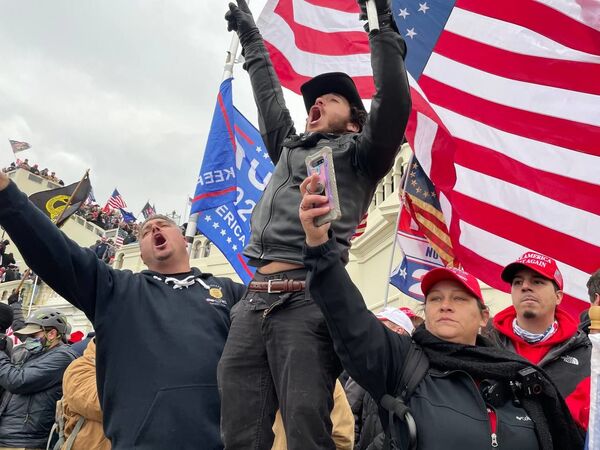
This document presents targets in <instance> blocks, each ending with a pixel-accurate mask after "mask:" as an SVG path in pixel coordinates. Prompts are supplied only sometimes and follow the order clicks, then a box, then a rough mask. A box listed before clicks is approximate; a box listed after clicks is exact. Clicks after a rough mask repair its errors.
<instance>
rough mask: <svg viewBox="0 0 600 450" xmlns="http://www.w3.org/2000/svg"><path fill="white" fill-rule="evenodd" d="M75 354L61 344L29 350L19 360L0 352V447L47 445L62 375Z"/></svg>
mask: <svg viewBox="0 0 600 450" xmlns="http://www.w3.org/2000/svg"><path fill="white" fill-rule="evenodd" d="M76 357H77V355H76V354H75V352H73V351H72V350H71V349H70V348H69V346H68V345H64V344H59V345H58V346H56V347H54V348H51V349H49V350H46V351H40V352H38V353H30V354H28V357H27V358H26V359H25V361H24V362H21V363H20V364H13V363H12V362H11V361H10V358H9V357H8V356H7V355H6V354H4V353H3V352H0V386H1V387H2V388H4V393H3V395H2V402H1V403H0V447H25V448H46V442H47V440H48V435H49V434H50V428H52V425H53V424H54V414H55V410H56V401H57V400H58V399H60V397H61V396H62V377H63V374H64V372H65V370H66V368H67V366H68V365H69V364H70V363H71V361H73V360H74V359H75V358H76Z"/></svg>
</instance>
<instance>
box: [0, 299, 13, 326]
mask: <svg viewBox="0 0 600 450" xmlns="http://www.w3.org/2000/svg"><path fill="white" fill-rule="evenodd" d="M12 321H13V310H12V308H11V307H10V306H8V305H7V304H6V303H0V333H6V329H7V328H9V327H10V326H11V325H12Z"/></svg>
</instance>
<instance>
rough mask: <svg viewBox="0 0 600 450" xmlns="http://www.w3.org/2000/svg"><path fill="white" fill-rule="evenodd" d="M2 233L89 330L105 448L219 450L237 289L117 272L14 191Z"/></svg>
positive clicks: (196, 274) (5, 197)
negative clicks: (221, 371) (224, 362)
mask: <svg viewBox="0 0 600 450" xmlns="http://www.w3.org/2000/svg"><path fill="white" fill-rule="evenodd" d="M0 224H1V225H2V226H3V227H4V229H5V230H6V231H7V232H8V234H9V235H10V236H11V238H12V240H13V242H14V243H15V245H16V246H17V247H18V248H19V250H20V251H21V254H22V255H23V257H24V258H25V261H26V262H27V264H28V266H29V267H31V268H32V269H33V270H35V272H36V273H37V274H38V275H39V276H40V278H42V279H43V280H44V281H45V282H46V283H48V285H49V286H50V287H51V288H52V289H54V290H55V291H56V292H57V293H58V294H59V295H61V296H62V297H63V298H65V299H66V300H67V301H69V302H70V303H72V304H73V305H74V306H76V307H78V308H79V309H81V310H82V311H83V312H84V313H85V314H86V316H87V317H88V318H89V319H90V321H91V322H92V323H93V324H94V329H95V330H96V333H97V336H98V345H97V376H98V393H99V399H100V404H101V406H102V410H103V413H104V429H105V432H106V435H107V437H108V438H109V439H110V440H111V441H112V448H113V449H115V450H129V449H134V448H135V449H137V450H150V449H152V450H165V449H180V450H187V449H189V450H196V449H198V448H202V449H206V450H216V449H221V448H222V443H221V439H220V427H219V421H220V401H219V393H218V390H217V363H218V361H219V358H220V357H221V353H222V351H223V347H224V345H225V340H226V338H227V334H228V331H229V325H230V319H229V308H230V306H232V305H233V303H234V302H235V301H237V300H238V299H239V298H241V296H242V295H243V292H244V289H245V288H244V286H243V285H240V284H237V283H234V282H232V281H231V280H229V279H225V278H217V277H213V276H212V275H211V274H206V273H201V272H200V271H199V270H198V269H195V268H194V269H193V270H192V272H190V273H185V274H168V275H165V274H160V273H156V272H152V271H149V270H145V271H143V272H141V273H132V272H131V271H128V270H114V269H112V268H111V267H110V266H108V265H107V264H105V263H104V262H102V261H100V260H99V259H98V258H97V257H96V255H95V254H94V252H92V251H91V250H90V249H87V248H81V247H80V246H79V245H77V244H76V243H75V242H73V241H72V240H71V239H69V238H68V237H67V236H66V235H64V234H63V233H62V232H61V231H60V230H59V229H58V228H57V227H56V226H55V225H53V224H52V223H51V222H50V220H49V219H48V218H47V217H46V216H45V215H44V214H43V213H42V212H41V211H39V210H38V209H37V208H35V206H33V205H32V204H31V203H30V202H29V201H28V199H27V196H26V195H25V194H23V193H22V192H20V191H19V190H18V188H17V186H16V185H15V184H14V183H12V182H11V183H10V184H9V186H8V187H7V188H6V189H5V190H3V191H2V192H0Z"/></svg>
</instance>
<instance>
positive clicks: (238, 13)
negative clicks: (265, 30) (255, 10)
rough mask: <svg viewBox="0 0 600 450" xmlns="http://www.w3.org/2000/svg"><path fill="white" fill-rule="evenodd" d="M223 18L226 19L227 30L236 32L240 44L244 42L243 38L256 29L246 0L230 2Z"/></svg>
mask: <svg viewBox="0 0 600 450" xmlns="http://www.w3.org/2000/svg"><path fill="white" fill-rule="evenodd" d="M225 20H226V21H227V31H235V32H237V34H238V36H239V37H240V42H241V43H242V45H244V43H245V40H246V39H245V38H247V37H248V36H249V35H250V34H252V32H254V31H258V28H257V27H256V23H255V22H254V17H252V12H251V11H250V8H248V4H247V3H246V0H237V5H236V4H235V3H230V4H229V11H227V13H226V14H225Z"/></svg>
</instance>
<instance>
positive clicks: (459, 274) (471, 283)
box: [421, 267, 485, 304]
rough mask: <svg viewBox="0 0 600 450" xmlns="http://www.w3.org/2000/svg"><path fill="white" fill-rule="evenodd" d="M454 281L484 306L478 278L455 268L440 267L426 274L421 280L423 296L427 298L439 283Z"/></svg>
mask: <svg viewBox="0 0 600 450" xmlns="http://www.w3.org/2000/svg"><path fill="white" fill-rule="evenodd" d="M443 280H453V281H457V282H458V283H460V284H461V285H462V286H463V287H464V288H465V289H466V290H467V291H468V292H470V293H471V294H473V296H475V297H476V298H477V300H479V301H480V302H481V303H482V304H485V302H484V301H483V295H481V288H480V287H479V282H478V281H477V278H475V277H474V276H473V275H471V274H470V273H468V272H465V271H464V270H460V269H455V268H453V267H438V268H437V269H433V270H430V271H429V272H427V273H426V274H425V276H424V277H423V279H422V280H421V290H422V291H423V294H425V296H427V294H428V293H429V291H430V290H431V288H432V287H433V285H434V284H436V283H437V282H438V281H443Z"/></svg>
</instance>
